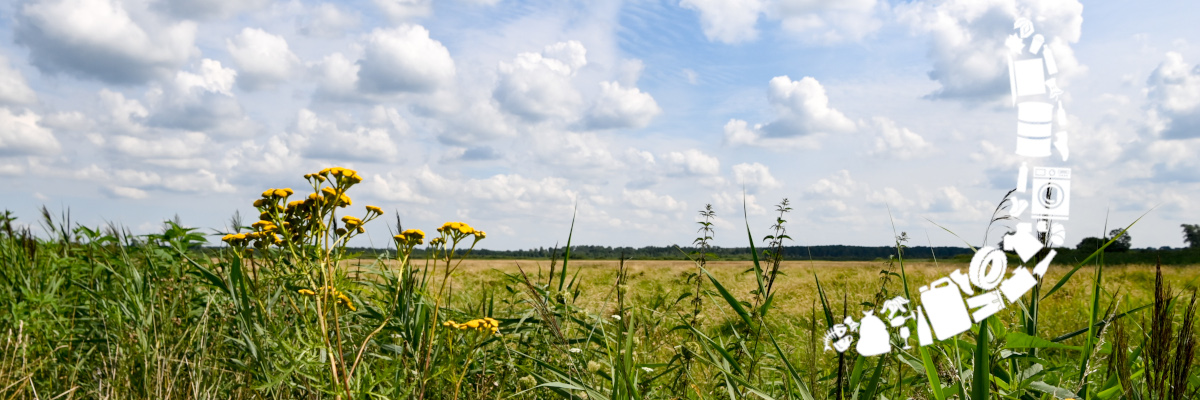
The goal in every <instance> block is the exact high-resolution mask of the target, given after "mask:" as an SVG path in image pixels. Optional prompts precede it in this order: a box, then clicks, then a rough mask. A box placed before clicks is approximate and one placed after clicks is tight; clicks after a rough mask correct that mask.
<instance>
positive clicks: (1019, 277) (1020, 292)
mask: <svg viewBox="0 0 1200 400" xmlns="http://www.w3.org/2000/svg"><path fill="white" fill-rule="evenodd" d="M1034 285H1037V279H1036V278H1034V277H1033V275H1032V274H1030V273H1029V270H1028V269H1026V268H1025V267H1023V266H1022V267H1017V269H1016V270H1013V272H1012V276H1010V277H1008V279H1005V280H1004V282H1001V283H1000V292H1001V293H1004V298H1006V299H1008V301H1009V302H1010V303H1015V302H1016V301H1017V300H1018V299H1020V298H1021V296H1024V295H1025V293H1027V292H1029V289H1033V287H1034Z"/></svg>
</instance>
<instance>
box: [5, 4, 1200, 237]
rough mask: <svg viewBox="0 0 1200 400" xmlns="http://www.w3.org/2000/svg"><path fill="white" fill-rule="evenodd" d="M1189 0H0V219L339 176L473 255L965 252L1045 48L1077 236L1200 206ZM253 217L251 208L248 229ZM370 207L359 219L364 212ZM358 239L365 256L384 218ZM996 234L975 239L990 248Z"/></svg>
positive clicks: (981, 224)
mask: <svg viewBox="0 0 1200 400" xmlns="http://www.w3.org/2000/svg"><path fill="white" fill-rule="evenodd" d="M1195 15H1200V3H1196V2H1188V1H1162V2H1155V3H1154V5H1153V7H1152V8H1151V7H1149V6H1144V3H1137V2H1132V3H1130V2H1110V1H1094V2H1088V4H1087V5H1086V6H1085V5H1083V4H1081V3H1080V2H1078V1H1075V0H1065V1H1064V0H1052V1H1024V0H1021V1H1013V0H987V1H979V0H947V1H938V0H929V1H924V0H917V1H912V2H893V1H876V0H848V1H836V2H835V1H829V2H823V1H807V0H681V1H679V0H630V1H624V2H621V1H615V0H614V1H585V2H565V1H550V0H546V1H540V0H530V1H512V0H355V1H347V2H320V1H315V0H313V1H310V0H303V1H300V0H290V1H274V0H250V1H246V0H149V1H147V0H32V1H16V2H3V4H0V186H2V187H3V190H0V207H3V208H5V209H9V210H12V211H14V212H15V213H16V215H17V216H18V217H19V218H20V220H19V221H23V222H25V223H30V222H33V221H36V220H37V218H38V213H37V210H38V209H39V208H40V207H41V206H42V205H46V206H47V207H49V208H50V209H51V210H52V211H53V212H55V213H57V212H58V211H59V210H65V209H70V211H71V214H72V216H73V218H74V219H75V220H77V221H80V222H83V223H85V224H88V225H92V226H96V225H100V224H103V223H105V221H115V222H118V223H120V224H122V225H124V226H127V227H128V228H129V229H131V230H132V231H134V232H135V233H149V232H155V231H158V230H159V229H160V226H161V222H162V221H163V220H164V219H169V218H172V217H173V216H175V215H178V216H179V217H180V218H181V219H182V221H183V222H184V223H185V225H189V226H199V227H203V228H206V231H209V232H211V231H213V230H222V229H224V227H225V226H226V224H227V221H228V220H229V217H230V216H231V215H232V214H233V213H234V212H235V211H240V212H241V213H242V215H245V216H251V215H255V214H256V213H255V212H254V211H253V207H251V205H250V203H251V202H252V201H253V200H254V199H255V198H256V196H257V195H258V193H260V192H261V191H262V190H264V189H266V188H272V187H292V188H297V189H300V188H302V187H303V186H304V181H303V180H302V175H303V174H305V173H309V172H315V171H318V170H320V169H322V168H325V167H329V166H343V167H349V168H353V169H356V170H358V171H359V174H360V175H362V176H363V177H364V178H365V179H364V182H363V183H362V184H361V185H359V186H358V187H355V188H354V189H353V190H352V191H351V193H350V195H351V197H353V198H354V202H355V206H354V209H355V210H356V211H355V213H359V212H360V211H361V209H360V206H361V205H366V204H372V205H378V206H381V207H382V208H383V209H385V210H387V211H388V213H389V214H388V216H389V217H392V216H393V215H395V213H396V212H399V215H400V216H401V217H402V219H403V221H404V223H405V226H406V228H407V227H420V228H425V229H426V230H427V231H428V230H430V229H432V228H434V227H436V226H440V224H441V223H442V222H444V221H456V220H461V221H465V222H468V223H470V224H472V225H473V226H475V227H477V228H478V229H483V230H486V231H488V232H489V237H488V239H487V241H486V242H485V244H486V245H485V246H484V247H487V248H493V249H516V248H529V247H538V246H546V247H549V246H551V245H553V244H554V243H555V242H565V239H566V234H567V230H568V227H569V225H570V221H571V214H572V210H573V208H574V207H575V206H576V205H578V219H577V222H576V232H575V243H581V244H599V245H614V246H616V245H622V246H643V245H669V244H681V245H687V244H689V243H691V241H692V238H694V237H695V236H696V234H695V231H696V227H697V225H696V224H695V221H696V217H697V212H698V211H699V210H700V209H702V208H704V206H705V205H706V204H712V206H713V209H714V210H715V211H716V213H717V216H718V218H717V233H716V238H717V241H716V242H717V244H718V245H722V246H745V245H746V234H745V231H744V225H743V216H742V204H743V193H745V199H746V201H747V208H748V210H749V214H750V215H749V223H750V226H751V227H752V228H753V229H754V232H755V233H754V234H755V236H757V237H761V236H762V235H765V234H767V232H766V228H767V226H769V225H770V222H771V221H772V220H773V218H774V217H773V215H772V210H773V209H774V204H776V203H778V202H779V201H780V200H782V199H783V198H788V199H789V200H790V201H791V204H792V207H793V208H794V211H792V213H791V214H789V216H788V220H789V223H790V231H791V233H792V237H793V238H795V240H796V243H797V244H801V245H804V244H812V245H820V244H851V245H887V244H890V242H891V236H892V226H891V223H890V222H889V211H888V209H889V207H890V210H891V217H892V218H894V220H895V225H896V229H897V230H900V231H907V232H909V235H910V236H912V237H913V238H914V241H913V243H912V244H914V245H923V244H928V243H932V244H934V245H962V243H963V242H962V241H961V240H959V239H957V238H955V237H954V236H952V235H950V234H948V233H946V232H944V231H942V230H941V229H940V228H938V227H937V226H936V225H934V224H932V223H930V222H929V221H933V222H936V223H938V224H941V225H943V226H946V227H947V228H949V229H951V230H953V231H955V232H956V233H958V234H959V235H961V236H962V237H964V238H965V239H967V240H968V241H970V242H971V243H972V244H973V245H979V244H980V243H981V242H982V240H983V234H984V231H985V229H986V227H987V221H988V217H989V216H990V215H991V211H992V209H993V208H994V207H995V205H996V203H998V202H999V201H1000V200H1001V198H1002V196H1003V195H1004V193H1006V192H1007V190H1008V189H1010V188H1012V187H1013V186H1014V180H1015V178H1014V177H1015V171H1016V167H1017V166H1018V165H1019V164H1020V159H1019V158H1018V157H1017V156H1015V155H1014V153H1013V151H1014V149H1015V111H1014V109H1013V108H1012V106H1011V103H1010V102H1009V88H1008V74H1007V67H1006V64H1005V58H1004V55H1005V54H1006V53H1005V48H1004V39H1005V37H1006V36H1007V35H1008V34H1010V33H1011V32H1012V24H1013V20H1014V18H1016V17H1017V16H1026V17H1029V18H1030V19H1032V20H1033V22H1034V26H1035V28H1036V29H1037V30H1038V32H1039V33H1042V34H1044V35H1046V37H1047V39H1048V40H1047V43H1048V45H1049V46H1050V48H1052V49H1053V50H1054V52H1055V56H1056V61H1057V64H1058V65H1059V68H1060V69H1061V70H1062V77H1061V78H1060V79H1059V86H1060V87H1062V88H1063V89H1064V90H1065V91H1066V95H1065V97H1064V99H1065V102H1064V105H1065V107H1066V109H1067V111H1068V112H1069V114H1070V121H1071V128H1072V132H1071V158H1070V160H1069V163H1068V164H1062V163H1058V164H1059V165H1068V166H1070V167H1072V168H1074V178H1073V180H1072V181H1073V187H1072V190H1073V192H1072V205H1071V207H1072V210H1071V221H1070V223H1069V224H1068V225H1067V227H1068V228H1067V229H1068V232H1069V233H1068V238H1067V242H1068V243H1069V244H1072V245H1074V244H1075V243H1078V241H1079V239H1081V238H1082V237H1084V236H1097V235H1100V234H1101V233H1102V232H1103V231H1104V226H1105V223H1106V221H1107V224H1108V226H1109V227H1114V226H1117V225H1122V226H1123V225H1124V224H1128V223H1130V222H1132V221H1133V220H1134V219H1135V218H1137V217H1138V216H1139V215H1141V214H1142V213H1144V212H1146V211H1147V210H1150V209H1151V208H1152V207H1155V206H1157V208H1155V209H1154V211H1153V212H1151V213H1150V214H1149V215H1148V216H1147V217H1146V218H1145V219H1143V220H1142V222H1140V223H1139V225H1137V226H1136V227H1134V228H1133V230H1132V231H1131V234H1132V236H1133V239H1134V240H1133V244H1134V246H1135V247H1149V246H1154V247H1157V246H1173V247H1179V246H1182V245H1183V241H1182V235H1181V233H1180V232H1181V230H1180V228H1179V224H1180V223H1185V222H1186V223H1200V200H1198V199H1200V66H1198V64H1200V30H1197V29H1195V21H1194V16H1195ZM247 223H249V221H247ZM371 225H374V226H373V227H372V226H371ZM368 230H369V232H370V237H363V238H362V240H361V241H360V242H359V243H358V244H360V245H376V246H385V245H387V243H388V232H387V222H385V221H377V222H374V223H372V224H370V225H368ZM992 240H995V237H994V236H993V237H992Z"/></svg>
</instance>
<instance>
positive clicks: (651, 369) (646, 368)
mask: <svg viewBox="0 0 1200 400" xmlns="http://www.w3.org/2000/svg"><path fill="white" fill-rule="evenodd" d="M642 371H646V373H650V372H654V368H650V367H642Z"/></svg>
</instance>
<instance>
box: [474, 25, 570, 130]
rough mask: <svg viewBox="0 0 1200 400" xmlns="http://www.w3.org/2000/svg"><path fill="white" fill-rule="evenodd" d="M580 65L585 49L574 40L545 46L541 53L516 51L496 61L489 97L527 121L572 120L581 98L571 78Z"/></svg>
mask: <svg viewBox="0 0 1200 400" xmlns="http://www.w3.org/2000/svg"><path fill="white" fill-rule="evenodd" d="M584 65H587V49H585V48H584V47H583V44H582V43H580V42H577V41H574V40H572V41H569V42H559V43H556V44H553V45H550V46H546V48H545V49H544V50H543V51H542V52H541V53H520V54H518V55H517V57H516V59H514V60H513V61H512V62H501V63H500V67H499V72H500V80H499V82H498V83H497V85H496V89H495V90H494V91H493V92H492V96H493V97H494V98H495V99H496V101H498V102H499V103H500V106H501V108H503V109H504V110H505V111H508V112H510V113H512V114H515V115H517V116H520V117H522V118H525V119H527V120H531V121H541V120H545V119H546V118H550V117H559V118H562V119H566V120H571V119H575V118H576V117H577V115H576V114H577V113H578V110H579V108H580V106H581V103H582V102H583V100H582V97H581V96H580V94H579V92H578V91H577V90H576V89H575V87H574V86H572V84H571V77H572V76H574V74H575V71H577V70H578V69H579V68H581V67H583V66H584Z"/></svg>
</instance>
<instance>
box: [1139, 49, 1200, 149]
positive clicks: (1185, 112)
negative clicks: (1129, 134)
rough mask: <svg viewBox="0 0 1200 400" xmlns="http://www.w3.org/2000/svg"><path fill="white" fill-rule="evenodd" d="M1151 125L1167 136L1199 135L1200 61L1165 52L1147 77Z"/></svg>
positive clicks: (1173, 137)
mask: <svg viewBox="0 0 1200 400" xmlns="http://www.w3.org/2000/svg"><path fill="white" fill-rule="evenodd" d="M1146 99H1147V101H1148V105H1149V107H1150V110H1149V121H1150V128H1151V130H1152V131H1154V133H1156V134H1160V135H1162V137H1163V138H1167V139H1184V138H1195V137H1200V65H1192V66H1189V65H1188V64H1187V63H1186V62H1184V61H1183V56H1182V55H1180V54H1179V53H1176V52H1170V53H1167V55H1166V60H1163V62H1162V63H1161V64H1159V65H1158V68H1155V69H1154V72H1152V73H1150V78H1149V79H1147V81H1146Z"/></svg>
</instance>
